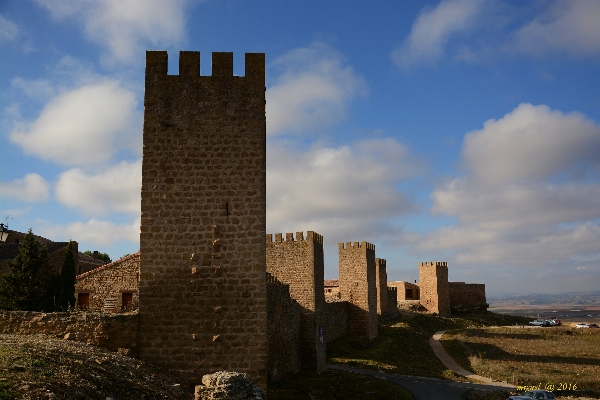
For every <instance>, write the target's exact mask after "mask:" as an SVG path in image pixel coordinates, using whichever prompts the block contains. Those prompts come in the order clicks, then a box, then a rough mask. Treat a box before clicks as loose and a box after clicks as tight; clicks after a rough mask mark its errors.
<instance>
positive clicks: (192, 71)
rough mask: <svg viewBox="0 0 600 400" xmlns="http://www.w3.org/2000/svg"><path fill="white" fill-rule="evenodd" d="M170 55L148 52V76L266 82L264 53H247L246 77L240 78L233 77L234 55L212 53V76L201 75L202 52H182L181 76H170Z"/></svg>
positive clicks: (162, 52)
mask: <svg viewBox="0 0 600 400" xmlns="http://www.w3.org/2000/svg"><path fill="white" fill-rule="evenodd" d="M168 65H169V60H168V54H167V52H166V51H147V52H146V76H147V77H148V76H156V77H164V78H167V77H168V78H169V79H176V78H177V79H180V80H189V79H194V78H202V79H203V80H206V78H211V77H212V78H220V79H226V78H234V79H240V78H241V79H244V80H245V81H247V82H248V81H251V82H256V83H257V84H260V82H263V83H264V81H265V55H264V54H263V53H246V56H245V76H243V77H239V76H234V75H233V53H225V52H214V53H212V75H211V76H201V75H200V52H198V51H181V52H180V53H179V74H178V75H168Z"/></svg>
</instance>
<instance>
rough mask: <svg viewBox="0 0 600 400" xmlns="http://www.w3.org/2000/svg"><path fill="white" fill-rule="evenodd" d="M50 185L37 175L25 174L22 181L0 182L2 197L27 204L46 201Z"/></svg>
mask: <svg viewBox="0 0 600 400" xmlns="http://www.w3.org/2000/svg"><path fill="white" fill-rule="evenodd" d="M49 189H50V184H49V183H48V182H46V180H45V179H44V178H42V177H41V176H40V175H38V174H34V173H32V174H27V175H25V177H24V178H23V179H15V180H13V181H11V182H0V193H1V194H2V197H6V198H13V199H17V200H22V201H27V202H44V201H46V200H48V196H49Z"/></svg>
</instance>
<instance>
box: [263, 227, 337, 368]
mask: <svg viewBox="0 0 600 400" xmlns="http://www.w3.org/2000/svg"><path fill="white" fill-rule="evenodd" d="M266 247H267V272H268V273H269V274H271V275H273V276H274V277H275V278H277V280H278V281H280V282H283V283H285V284H286V285H289V288H290V289H289V290H290V296H291V297H292V298H293V299H294V300H296V301H297V302H298V304H299V305H300V307H301V314H302V317H301V320H300V321H301V322H300V338H301V339H300V340H301V341H300V365H301V367H302V368H305V369H310V370H313V371H317V372H323V371H325V352H326V345H325V343H324V342H322V341H321V337H322V336H324V335H327V332H324V330H325V328H324V315H323V313H324V311H325V310H324V307H325V295H324V287H323V280H324V274H325V268H324V263H323V237H322V236H321V235H319V234H318V233H315V232H312V231H308V232H307V233H306V239H305V238H304V234H303V232H296V237H295V238H294V234H293V233H286V235H285V240H283V235H282V234H281V233H276V234H275V240H273V235H272V234H267V235H266Z"/></svg>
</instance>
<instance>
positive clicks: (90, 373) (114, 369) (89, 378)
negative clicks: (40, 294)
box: [0, 334, 201, 400]
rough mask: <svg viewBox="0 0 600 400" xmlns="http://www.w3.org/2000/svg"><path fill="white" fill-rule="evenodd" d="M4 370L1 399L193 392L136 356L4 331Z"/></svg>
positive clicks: (0, 361)
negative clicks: (5, 332) (135, 357)
mask: <svg viewBox="0 0 600 400" xmlns="http://www.w3.org/2000/svg"><path fill="white" fill-rule="evenodd" d="M0 372H1V373H0V400H8V399H21V398H29V399H48V398H50V399H57V400H58V399H69V400H70V399H102V400H104V399H106V398H111V399H134V398H135V399H148V400H150V399H189V398H190V397H189V396H186V395H185V394H184V393H190V394H191V393H193V389H192V388H186V389H185V390H184V389H183V388H182V387H181V386H179V385H178V384H177V382H178V380H177V378H176V377H174V376H172V375H170V374H168V373H165V372H163V371H160V370H159V369H157V368H155V367H153V366H151V365H149V364H146V363H143V362H141V361H139V360H137V359H134V358H130V357H126V356H123V355H121V354H118V353H112V352H109V351H108V350H105V349H102V348H100V347H96V346H91V345H87V344H84V343H80V342H74V341H69V340H63V339H55V338H52V337H48V336H44V335H4V334H0ZM200 379H201V377H199V382H200ZM192 397H193V396H192Z"/></svg>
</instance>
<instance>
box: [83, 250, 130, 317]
mask: <svg viewBox="0 0 600 400" xmlns="http://www.w3.org/2000/svg"><path fill="white" fill-rule="evenodd" d="M139 276H140V252H139V251H138V252H137V253H135V254H131V255H128V256H126V257H123V258H121V259H119V260H117V261H114V262H112V263H110V264H105V265H103V266H101V267H98V268H96V269H93V270H91V271H88V272H85V273H83V274H81V275H77V277H76V278H75V279H76V282H75V299H76V300H77V303H76V306H77V307H78V308H87V309H88V310H90V311H96V312H100V311H104V312H118V311H123V310H136V309H137V308H138V304H139Z"/></svg>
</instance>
